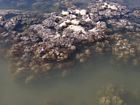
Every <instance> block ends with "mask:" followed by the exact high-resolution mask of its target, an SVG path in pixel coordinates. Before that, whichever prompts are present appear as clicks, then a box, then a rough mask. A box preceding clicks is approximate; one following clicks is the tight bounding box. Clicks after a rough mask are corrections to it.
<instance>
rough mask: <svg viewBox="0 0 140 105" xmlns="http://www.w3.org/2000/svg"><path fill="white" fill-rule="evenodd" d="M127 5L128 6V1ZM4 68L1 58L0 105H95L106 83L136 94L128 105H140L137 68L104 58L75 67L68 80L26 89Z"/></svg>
mask: <svg viewBox="0 0 140 105" xmlns="http://www.w3.org/2000/svg"><path fill="white" fill-rule="evenodd" d="M136 2H137V3H138V2H139V0H136ZM129 3H130V4H129V5H131V3H132V1H130V0H129ZM133 3H134V2H133ZM137 3H136V5H137ZM139 4H140V2H139ZM8 65H9V64H8V61H7V60H5V59H3V58H2V57H1V58H0V105H48V104H47V103H48V102H49V103H50V104H53V105H56V104H57V105H98V104H97V103H98V98H97V96H98V91H100V90H102V88H103V87H104V86H106V85H108V84H110V83H112V84H115V85H117V86H122V87H124V88H125V89H127V90H129V91H131V92H133V93H136V96H137V100H138V102H137V100H135V99H134V100H133V98H132V100H128V105H132V104H134V105H140V83H139V80H140V70H139V68H138V67H137V68H136V67H134V66H132V65H129V64H128V65H118V64H111V60H110V57H109V56H106V55H97V56H94V57H93V58H92V60H89V61H88V62H86V63H84V64H82V65H81V64H80V65H77V66H76V67H75V68H74V69H75V72H72V74H70V75H69V76H68V77H65V78H60V79H52V80H50V81H46V82H43V83H37V84H34V85H27V86H26V85H21V84H19V83H17V82H16V81H15V80H14V79H13V77H12V75H11V73H10V72H9V66H8ZM132 97H133V96H132ZM134 97H135V96H134Z"/></svg>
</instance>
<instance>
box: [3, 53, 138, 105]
mask: <svg viewBox="0 0 140 105" xmlns="http://www.w3.org/2000/svg"><path fill="white" fill-rule="evenodd" d="M107 60H108V57H107V58H106V57H104V56H102V57H99V56H98V57H97V58H96V60H95V58H94V60H92V61H90V62H88V63H86V64H83V65H82V66H77V67H76V70H77V72H74V73H72V74H71V75H70V76H69V77H66V78H64V79H57V80H50V81H49V82H43V84H34V85H32V86H23V85H19V84H18V83H16V82H15V81H14V80H13V78H12V77H11V74H10V73H9V72H8V66H7V62H6V61H4V60H2V61H0V67H1V68H0V78H1V79H0V84H1V86H0V93H1V94H0V104H1V105H47V102H52V103H53V104H55V103H56V104H66V105H94V104H96V102H98V99H97V93H98V91H100V90H102V88H103V87H104V86H106V85H108V84H110V83H112V84H115V85H116V84H117V85H118V86H123V87H125V89H128V90H130V91H132V92H136V93H137V94H138V95H139V94H140V93H139V91H140V84H139V80H140V72H139V69H138V68H137V69H136V68H135V69H134V68H133V67H131V66H128V67H126V66H118V65H116V64H115V65H110V63H109V62H107ZM138 97H139V98H140V96H138ZM132 101H135V100H132ZM132 103H135V102H132ZM139 104H140V102H139V103H138V104H135V105H139ZM128 105H131V104H128Z"/></svg>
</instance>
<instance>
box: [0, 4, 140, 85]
mask: <svg viewBox="0 0 140 105" xmlns="http://www.w3.org/2000/svg"><path fill="white" fill-rule="evenodd" d="M139 37H140V10H138V9H134V10H132V9H129V8H128V7H127V6H124V5H121V4H119V3H115V2H108V1H99V2H96V3H89V4H88V6H87V7H86V8H82V9H81V8H78V7H75V6H72V7H71V8H67V9H66V10H62V11H61V12H52V13H38V12H19V11H8V12H4V13H0V44H1V49H5V50H6V53H7V55H8V58H10V61H11V72H12V74H13V75H14V77H16V78H17V79H20V80H23V81H25V83H28V82H30V81H31V80H34V79H40V78H48V79H50V78H52V77H55V76H54V74H55V72H57V73H58V74H60V75H59V76H60V77H64V76H66V74H67V73H68V72H69V71H71V70H72V67H73V66H74V65H75V64H77V63H78V62H79V63H83V62H85V61H86V60H87V59H89V58H90V57H91V56H92V55H94V52H97V53H106V52H111V54H112V56H115V59H116V60H118V61H119V60H123V61H124V62H127V61H128V60H129V61H130V59H131V63H132V64H134V65H139V64H140V58H139V57H137V56H138V55H139V54H140V53H139V52H140V45H138V43H139V42H140V38H139Z"/></svg>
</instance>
